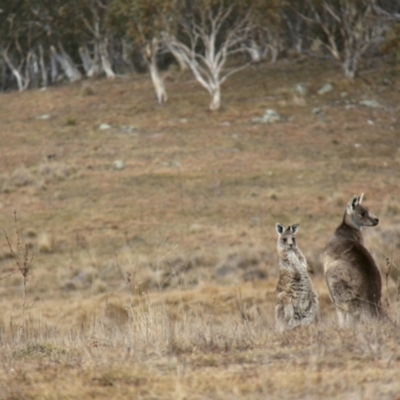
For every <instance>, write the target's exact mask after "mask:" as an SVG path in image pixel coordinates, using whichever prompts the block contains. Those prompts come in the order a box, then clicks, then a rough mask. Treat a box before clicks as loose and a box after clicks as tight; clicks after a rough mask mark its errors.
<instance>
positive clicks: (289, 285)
mask: <svg viewBox="0 0 400 400" xmlns="http://www.w3.org/2000/svg"><path fill="white" fill-rule="evenodd" d="M298 229H299V225H298V224H296V225H292V226H290V225H289V226H288V227H287V229H285V227H284V226H283V225H281V224H276V231H277V232H278V243H277V249H278V255H279V281H278V285H277V288H276V295H277V296H276V306H275V319H276V326H277V329H278V330H279V331H283V330H285V329H293V328H295V327H297V326H306V325H309V324H310V323H311V322H313V321H314V319H315V317H316V316H317V314H318V308H319V305H318V297H317V295H316V293H315V292H314V289H313V286H312V283H311V279H310V277H309V276H308V273H307V261H306V259H305V257H304V255H303V253H302V252H301V250H300V249H299V248H298V247H297V243H296V238H295V235H296V233H297V231H298Z"/></svg>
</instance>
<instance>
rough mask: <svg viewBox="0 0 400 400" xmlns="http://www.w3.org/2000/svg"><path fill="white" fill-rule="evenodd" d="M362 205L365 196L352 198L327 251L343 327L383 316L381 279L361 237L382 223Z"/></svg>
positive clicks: (328, 275) (326, 267)
mask: <svg viewBox="0 0 400 400" xmlns="http://www.w3.org/2000/svg"><path fill="white" fill-rule="evenodd" d="M361 202H362V195H361V196H360V197H359V198H358V197H357V196H353V197H352V199H351V200H350V202H349V203H348V206H347V210H346V212H345V214H344V217H343V221H342V223H341V224H340V225H339V227H338V228H337V229H336V231H335V233H334V235H333V236H332V237H331V239H330V240H329V241H328V244H327V245H326V246H325V249H324V256H323V264H324V272H325V277H326V283H327V285H328V289H329V294H330V297H331V300H332V302H333V303H334V304H335V306H336V310H337V314H338V318H339V324H340V325H348V324H350V323H352V322H355V321H359V320H360V319H364V318H365V317H366V318H371V317H373V318H374V317H379V316H381V315H382V314H383V313H382V308H381V296H382V280H381V275H380V272H379V269H378V267H377V266H376V264H375V261H374V259H373V258H372V256H371V254H370V253H369V251H368V250H367V249H366V248H365V247H364V240H363V237H362V233H361V228H362V227H364V226H376V225H378V223H379V220H378V218H376V217H375V216H374V215H373V214H371V213H370V212H369V211H368V209H367V208H365V207H363V206H362V205H361Z"/></svg>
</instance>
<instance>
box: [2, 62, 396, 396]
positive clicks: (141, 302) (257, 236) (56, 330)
mask: <svg viewBox="0 0 400 400" xmlns="http://www.w3.org/2000/svg"><path fill="white" fill-rule="evenodd" d="M391 68H392V67H391ZM392 72H393V71H389V67H386V66H385V65H380V66H378V67H376V68H375V69H373V70H371V71H369V72H368V73H365V74H364V76H362V79H360V80H357V81H355V82H352V83H349V82H346V81H344V80H343V79H342V78H341V74H340V71H337V70H335V69H333V68H332V67H331V65H329V64H318V63H317V64H315V65H313V67H312V71H310V65H309V64H296V63H294V62H291V63H287V62H284V61H282V62H280V63H279V64H277V65H275V66H271V65H261V66H258V67H254V68H252V69H249V70H247V71H245V72H244V73H242V74H238V75H236V76H233V77H232V79H230V80H229V81H228V82H227V83H226V85H225V86H224V90H223V104H224V107H223V109H222V110H221V111H220V112H218V113H214V114H211V113H209V112H208V111H207V105H208V98H207V95H206V93H203V91H202V90H201V88H199V87H198V86H197V84H196V82H195V81H194V80H193V78H192V77H191V76H190V75H189V74H188V75H183V76H182V78H181V79H176V77H175V79H174V80H169V81H167V89H168V90H169V98H170V102H169V103H168V104H167V105H166V106H164V107H159V106H157V105H156V103H155V100H154V96H153V90H152V87H151V84H150V82H149V80H148V77H147V76H135V77H131V78H127V79H125V78H124V79H117V80H114V81H113V82H106V81H102V80H98V81H93V82H90V84H88V83H77V84H74V85H68V86H65V87H59V88H50V89H47V90H46V91H31V92H25V93H10V94H5V95H2V96H1V97H0V121H2V122H1V123H2V140H1V141H0V150H1V154H2V157H1V160H0V209H1V213H0V225H1V227H2V230H5V231H6V232H7V234H8V237H9V238H10V242H11V243H15V241H16V239H17V238H16V235H15V228H14V218H13V211H14V210H17V211H18V218H19V232H20V238H19V239H20V240H21V243H22V246H24V245H25V244H27V245H28V248H29V249H30V250H32V251H33V252H34V254H35V256H34V262H33V268H32V269H31V270H30V272H29V276H28V281H27V287H26V289H27V293H26V304H25V308H24V310H23V312H24V313H25V315H24V318H23V319H22V314H21V313H22V310H21V293H22V290H21V285H22V279H21V276H19V275H17V274H14V275H11V276H8V277H7V278H5V279H3V280H1V281H0V294H1V297H0V301H1V306H2V316H1V319H0V349H1V356H0V360H1V368H2V369H1V373H0V398H2V399H3V398H4V399H16V398H24V399H25V398H26V399H55V398H57V399H76V398H81V399H89V398H107V399H108V398H115V399H123V398H137V399H209V398H213V399H226V398H232V399H239V398H246V399H265V398H277V399H278V398H279V399H286V398H287V399H289V398H307V399H314V398H315V399H318V398H333V399H335V398H337V399H341V398H357V399H358V398H362V399H376V398H379V399H394V398H396V396H398V395H399V393H400V383H399V382H400V376H399V373H398V371H399V367H400V358H399V354H400V345H399V343H400V341H399V339H400V338H399V333H398V328H395V327H394V326H393V325H392V324H390V323H387V324H381V325H377V324H376V325H375V324H372V325H370V326H359V327H354V328H349V329H344V330H343V329H342V330H341V329H338V328H337V326H336V321H335V315H334V310H333V307H332V305H331V302H330V300H329V297H328V293H327V289H326V286H325V283H324V281H323V277H322V274H321V261H320V255H321V249H322V248H323V246H324V244H325V243H326V240H327V238H328V237H329V235H330V234H332V232H333V230H334V228H335V227H336V225H338V223H339V222H340V219H341V216H342V213H343V211H344V207H345V205H346V203H347V201H348V199H349V198H350V197H351V195H352V194H354V193H360V192H365V193H366V197H365V203H366V205H368V206H369V207H370V209H371V211H372V212H373V213H374V214H376V215H377V216H379V218H380V225H379V226H378V227H377V228H374V229H371V230H369V231H367V232H366V243H367V246H368V247H369V248H370V249H371V251H372V252H373V254H374V256H375V258H376V260H377V262H378V264H379V265H380V267H381V270H382V275H383V278H384V281H385V290H384V293H385V295H384V302H385V307H386V308H387V310H388V313H389V315H390V317H391V319H392V321H393V322H394V323H397V324H399V323H400V320H399V318H400V306H399V302H400V294H399V292H398V288H399V276H400V274H399V272H398V271H399V267H400V247H399V246H400V235H399V226H400V192H399V186H398V175H399V174H398V171H399V170H400V169H399V166H400V165H399V164H400V151H399V149H400V123H399V119H398V115H399V106H398V91H399V84H400V81H399V80H398V79H397V78H396V75H395V74H393V73H392ZM386 75H390V76H391V79H392V84H391V85H389V86H385V85H383V84H382V80H381V76H386ZM298 82H303V83H304V84H305V85H306V86H307V88H308V94H307V95H306V97H305V98H304V101H302V102H301V104H299V102H298V101H297V100H296V99H295V98H293V95H292V90H291V89H292V87H293V86H294V85H295V84H296V83H298ZM326 82H332V83H333V84H334V88H335V89H334V91H333V92H331V93H328V94H327V95H325V96H318V95H316V92H317V90H318V89H319V88H320V87H321V86H322V85H323V84H324V83H326ZM89 89H90V90H89ZM89 92H90V93H89ZM343 92H346V93H347V95H343V94H342V93H343ZM371 98H374V99H376V100H378V101H379V102H380V103H381V104H382V105H383V107H381V108H377V109H368V108H365V107H361V106H359V105H358V102H359V101H360V100H363V99H371ZM316 107H319V108H321V109H323V113H322V114H319V115H314V114H313V113H312V109H313V108H316ZM266 108H273V109H275V110H277V111H278V112H279V113H280V114H282V115H283V117H284V118H285V122H281V123H277V124H272V125H259V124H254V123H252V122H251V120H252V118H253V117H259V116H261V115H262V114H263V113H264V111H265V109H266ZM44 114H48V115H49V118H48V119H38V118H37V117H38V116H41V115H44ZM102 123H107V124H108V125H110V129H108V130H99V129H98V127H99V125H100V124H102ZM116 160H121V161H123V162H124V164H125V168H123V169H120V170H116V169H115V168H114V167H113V165H114V161H116ZM276 222H281V223H283V224H288V223H300V225H301V226H300V232H299V235H298V236H299V241H300V242H299V243H300V246H301V248H302V249H303V251H304V253H305V255H306V257H307V259H308V261H309V263H310V264H311V265H312V267H313V269H314V270H315V277H314V278H313V281H314V286H315V288H316V289H317V291H318V292H319V294H320V303H321V320H320V321H319V323H318V324H316V325H315V326H313V327H310V328H308V329H299V330H297V331H295V332H291V333H285V334H282V335H279V334H277V333H276V332H275V329H274V301H275V285H276V280H277V267H276V261H277V258H276V250H275V243H276V233H275V228H274V227H275V223H276ZM0 244H1V248H0V267H1V276H3V277H5V276H7V274H8V273H9V272H10V271H12V269H13V268H14V264H13V263H14V260H13V259H12V254H10V250H9V248H8V246H7V242H6V241H5V240H3V243H1V242H0ZM387 260H388V261H387ZM389 266H390V268H389ZM389 269H390V271H389V272H388V270H389ZM387 272H388V275H387V284H386V273H387ZM21 321H23V323H22V325H23V327H22V330H21Z"/></svg>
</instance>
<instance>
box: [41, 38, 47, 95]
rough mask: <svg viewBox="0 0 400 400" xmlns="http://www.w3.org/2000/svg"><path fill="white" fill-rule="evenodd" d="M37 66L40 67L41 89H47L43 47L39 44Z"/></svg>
mask: <svg viewBox="0 0 400 400" xmlns="http://www.w3.org/2000/svg"><path fill="white" fill-rule="evenodd" d="M39 65H40V72H41V74H42V83H41V86H42V87H47V85H48V79H47V72H46V63H45V61H44V50H43V46H42V44H41V43H40V44H39Z"/></svg>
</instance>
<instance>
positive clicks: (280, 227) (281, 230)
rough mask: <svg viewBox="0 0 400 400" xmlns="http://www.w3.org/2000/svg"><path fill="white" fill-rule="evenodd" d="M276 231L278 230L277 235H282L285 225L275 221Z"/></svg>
mask: <svg viewBox="0 0 400 400" xmlns="http://www.w3.org/2000/svg"><path fill="white" fill-rule="evenodd" d="M275 227H276V231H277V232H278V235H282V233H283V232H285V227H284V226H283V225H281V224H280V223H277V224H276V225H275Z"/></svg>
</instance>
